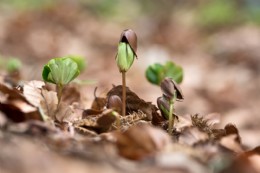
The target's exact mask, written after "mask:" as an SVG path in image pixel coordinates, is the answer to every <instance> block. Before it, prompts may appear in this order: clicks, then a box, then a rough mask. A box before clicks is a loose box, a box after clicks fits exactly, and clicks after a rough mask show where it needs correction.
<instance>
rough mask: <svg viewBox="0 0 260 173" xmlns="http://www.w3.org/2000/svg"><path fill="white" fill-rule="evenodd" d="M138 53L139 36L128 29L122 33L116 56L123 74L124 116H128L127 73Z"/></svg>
mask: <svg viewBox="0 0 260 173" xmlns="http://www.w3.org/2000/svg"><path fill="white" fill-rule="evenodd" d="M136 51H137V36H136V34H135V32H134V31H133V30H131V29H126V30H124V31H123V32H122V34H121V36H120V39H119V44H118V51H117V55H116V62H117V66H118V69H119V71H120V72H121V73H122V86H123V90H122V115H123V116H125V114H126V106H125V105H126V103H125V102H126V77H125V73H126V72H127V71H128V70H129V69H130V67H131V66H132V64H133V62H134V59H135V57H137V54H136Z"/></svg>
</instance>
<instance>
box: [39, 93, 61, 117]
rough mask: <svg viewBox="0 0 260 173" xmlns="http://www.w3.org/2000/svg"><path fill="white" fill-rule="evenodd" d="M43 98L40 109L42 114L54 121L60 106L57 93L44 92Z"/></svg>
mask: <svg viewBox="0 0 260 173" xmlns="http://www.w3.org/2000/svg"><path fill="white" fill-rule="evenodd" d="M41 96H42V98H41V100H40V105H39V109H40V110H41V111H42V112H41V113H43V114H44V115H47V116H48V117H50V118H51V119H53V120H54V119H55V115H56V111H57V105H58V98H57V93H56V92H54V91H47V90H42V91H41Z"/></svg>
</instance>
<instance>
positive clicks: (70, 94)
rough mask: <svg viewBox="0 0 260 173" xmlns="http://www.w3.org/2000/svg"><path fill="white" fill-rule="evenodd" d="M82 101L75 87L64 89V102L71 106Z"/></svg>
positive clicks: (70, 86)
mask: <svg viewBox="0 0 260 173" xmlns="http://www.w3.org/2000/svg"><path fill="white" fill-rule="evenodd" d="M80 99H81V96H80V92H79V91H78V89H77V88H76V87H75V86H73V85H68V86H66V87H65V88H64V89H63V91H62V97H61V100H62V102H64V103H66V104H68V105H70V104H72V103H74V102H78V103H80V101H81V100H80Z"/></svg>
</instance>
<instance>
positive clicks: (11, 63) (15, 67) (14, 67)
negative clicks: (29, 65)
mask: <svg viewBox="0 0 260 173" xmlns="http://www.w3.org/2000/svg"><path fill="white" fill-rule="evenodd" d="M6 67H7V71H8V72H9V73H12V72H15V71H19V70H20V69H21V67H22V63H21V61H20V60H19V59H17V58H11V59H9V60H8V61H7V64H6Z"/></svg>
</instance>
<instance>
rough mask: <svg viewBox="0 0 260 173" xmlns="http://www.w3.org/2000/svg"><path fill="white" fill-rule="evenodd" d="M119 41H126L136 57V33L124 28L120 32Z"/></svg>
mask: <svg viewBox="0 0 260 173" xmlns="http://www.w3.org/2000/svg"><path fill="white" fill-rule="evenodd" d="M119 42H125V43H128V44H129V45H130V47H131V49H132V50H133V52H134V54H135V56H136V57H137V54H136V52H137V36H136V33H135V32H134V31H133V30H131V29H126V30H124V31H123V32H122V34H121V36H120V40H119Z"/></svg>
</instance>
